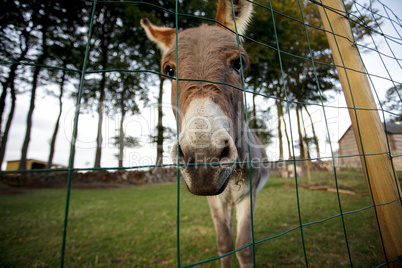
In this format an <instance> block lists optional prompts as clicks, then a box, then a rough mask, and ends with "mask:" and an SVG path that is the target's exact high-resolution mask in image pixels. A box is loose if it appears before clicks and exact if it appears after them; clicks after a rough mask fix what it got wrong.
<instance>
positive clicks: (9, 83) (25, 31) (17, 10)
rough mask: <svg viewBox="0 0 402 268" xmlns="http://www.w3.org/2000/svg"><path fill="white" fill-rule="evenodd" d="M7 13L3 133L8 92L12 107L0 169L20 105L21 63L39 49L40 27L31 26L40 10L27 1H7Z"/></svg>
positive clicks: (1, 47)
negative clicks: (38, 34)
mask: <svg viewBox="0 0 402 268" xmlns="http://www.w3.org/2000/svg"><path fill="white" fill-rule="evenodd" d="M3 7H4V8H5V9H7V12H3V13H2V15H0V57H1V60H2V61H4V62H9V64H10V67H9V68H8V72H7V68H6V67H2V71H3V72H1V73H2V74H7V75H6V76H4V75H1V85H2V93H1V96H0V133H2V119H3V113H4V108H5V102H6V98H7V92H8V90H9V91H10V94H11V105H10V106H11V107H10V111H9V114H8V118H7V123H6V126H5V129H4V132H3V133H2V135H0V136H1V147H0V169H1V166H2V163H3V160H4V155H5V151H6V146H7V140H8V134H9V131H10V128H11V123H12V120H13V117H14V111H15V103H16V95H17V89H16V83H15V81H16V79H17V76H18V75H17V70H18V67H19V62H20V61H23V60H24V59H26V57H27V55H28V52H29V51H30V50H32V48H33V47H34V46H35V45H36V38H35V37H34V35H33V32H34V31H35V30H36V28H37V25H36V24H34V23H30V19H31V18H32V17H35V16H37V12H38V10H36V9H32V8H31V7H30V6H29V5H27V4H26V3H25V2H24V1H20V2H16V1H6V2H5V3H4V6H3Z"/></svg>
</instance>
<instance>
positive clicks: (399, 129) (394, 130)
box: [338, 122, 402, 142]
mask: <svg viewBox="0 0 402 268" xmlns="http://www.w3.org/2000/svg"><path fill="white" fill-rule="evenodd" d="M386 126H387V133H388V134H402V124H395V123H390V122H387V123H386ZM351 128H352V125H350V126H349V127H348V129H347V130H346V131H345V133H343V135H342V136H341V137H340V138H339V140H338V142H339V141H340V140H341V139H342V138H343V137H344V136H345V134H346V133H347V132H348V131H349V129H351ZM384 129H385V126H384Z"/></svg>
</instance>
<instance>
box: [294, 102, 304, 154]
mask: <svg viewBox="0 0 402 268" xmlns="http://www.w3.org/2000/svg"><path fill="white" fill-rule="evenodd" d="M299 111H300V104H296V117H297V132H298V134H299V148H300V159H305V158H306V152H305V150H304V144H303V133H302V131H301V120H300V114H299Z"/></svg>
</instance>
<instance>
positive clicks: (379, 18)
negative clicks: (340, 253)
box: [1, 0, 402, 267]
mask: <svg viewBox="0 0 402 268" xmlns="http://www.w3.org/2000/svg"><path fill="white" fill-rule="evenodd" d="M88 2H91V3H92V11H91V18H90V24H89V25H88V28H87V29H88V33H87V44H86V49H85V56H84V61H83V64H82V70H75V69H71V68H63V67H60V66H49V65H45V64H35V63H32V62H29V61H19V62H16V61H9V60H7V59H5V60H2V61H1V65H3V66H11V65H14V64H17V65H18V66H22V65H25V66H39V67H42V68H47V69H57V70H65V71H68V72H76V73H80V77H81V78H80V83H79V87H78V98H77V105H76V110H75V118H74V127H73V138H72V142H71V148H70V158H69V162H68V168H62V169H40V170H26V171H2V172H1V174H12V173H22V172H23V173H31V172H61V171H68V185H67V196H66V202H65V215H64V231H63V238H62V247H61V258H60V267H64V265H65V263H64V261H65V251H66V244H67V243H68V232H67V230H68V228H67V227H68V219H69V207H70V194H71V181H72V176H73V172H74V171H96V170H120V169H124V170H126V169H139V168H155V167H176V168H177V217H176V227H177V239H176V244H177V267H193V266H197V265H201V264H204V263H209V262H212V261H215V260H218V259H220V258H223V257H225V256H228V255H231V254H234V253H235V252H237V251H239V250H242V249H244V248H246V247H248V246H252V247H253V261H254V265H255V266H256V265H259V264H258V263H257V261H256V258H255V252H256V250H255V245H258V244H261V243H266V242H267V241H270V240H273V239H276V238H279V237H282V236H284V235H285V234H288V233H291V232H294V231H297V230H298V231H300V237H301V245H302V248H303V254H304V261H305V265H306V267H308V266H309V265H310V264H311V263H309V258H308V254H307V249H306V242H305V236H306V233H305V231H304V228H305V227H307V226H311V225H314V224H319V223H323V222H327V221H330V220H333V219H336V218H339V219H340V220H341V222H342V229H343V237H344V241H345V247H346V248H347V255H348V262H349V265H350V266H354V265H356V264H355V263H353V260H352V259H353V258H352V253H351V250H350V247H349V241H348V237H350V235H351V234H350V233H349V232H348V230H347V224H346V222H345V217H346V216H348V215H351V214H355V213H359V212H362V211H366V210H369V209H374V210H375V211H376V209H377V207H381V206H387V205H390V204H393V203H400V202H401V200H402V199H401V197H400V196H399V198H398V199H396V200H393V201H391V202H389V203H384V204H373V205H371V206H367V207H364V208H361V209H357V210H352V211H346V212H345V211H344V209H343V207H342V203H341V197H340V192H339V186H338V176H337V162H338V161H341V160H342V159H349V158H352V157H360V156H361V155H360V154H354V155H336V153H335V150H334V149H333V147H332V142H333V141H331V133H330V129H329V127H328V125H329V119H328V116H327V114H326V113H327V109H328V108H336V109H339V110H353V111H355V112H356V111H359V110H364V109H362V108H358V107H347V106H343V107H341V106H336V105H330V104H328V103H327V101H326V98H325V97H324V96H325V92H323V91H322V90H321V84H320V82H319V76H320V73H319V71H317V68H319V66H320V65H330V66H332V67H342V68H344V69H347V68H345V67H344V66H336V65H335V64H334V63H324V62H321V61H318V60H316V59H315V57H314V56H315V53H317V52H316V51H314V50H313V49H312V48H311V46H310V39H309V38H310V37H311V34H309V31H311V30H314V31H323V32H327V31H326V30H324V29H322V28H321V27H316V26H314V25H310V24H308V23H306V21H307V20H306V18H305V14H304V11H303V5H305V4H306V1H303V0H302V1H300V0H298V1H297V4H298V6H299V11H300V17H299V18H295V17H292V16H289V15H287V14H285V13H283V12H282V11H280V10H276V9H275V8H274V7H273V3H272V2H274V1H272V2H271V0H268V1H258V2H257V1H256V2H252V1H250V2H252V3H253V5H254V9H257V8H258V9H264V10H265V12H266V14H267V16H268V14H269V16H270V17H271V18H272V21H271V22H270V23H271V25H267V27H273V29H274V32H275V42H274V43H275V45H274V46H273V45H272V44H265V43H262V42H260V41H258V40H256V39H258V38H256V37H251V36H247V35H245V36H240V35H239V34H238V33H237V29H236V30H235V31H234V33H235V34H236V38H237V41H238V50H239V53H240V46H241V44H240V38H243V39H244V42H245V43H247V42H251V43H255V44H258V45H260V46H262V47H264V48H266V49H269V50H271V51H273V52H274V53H277V56H278V60H279V61H278V66H275V67H276V68H277V69H279V71H280V73H281V87H282V88H283V93H284V96H279V97H278V96H273V95H267V94H264V93H262V92H256V91H252V90H248V89H247V80H246V76H245V74H244V73H243V68H242V85H243V88H237V89H238V90H241V91H243V97H244V104H245V117H246V121H247V122H248V116H249V110H250V107H248V102H247V96H249V95H248V94H250V95H251V94H253V95H256V96H259V97H262V98H264V100H265V101H266V102H268V100H277V101H281V102H283V103H284V105H285V111H286V117H287V121H288V122H289V128H290V132H289V134H290V141H291V151H292V155H293V157H290V156H289V159H287V160H284V159H280V160H272V161H264V163H269V164H280V163H284V164H287V163H291V164H293V166H294V173H295V178H294V179H295V187H296V192H295V195H296V201H297V210H298V211H297V212H298V222H299V224H298V226H295V227H293V228H290V229H288V230H286V231H284V232H281V233H278V234H275V235H272V236H269V237H265V238H263V239H259V240H257V239H255V237H254V220H253V216H252V218H251V222H252V235H253V236H252V243H251V244H250V245H246V246H244V247H243V248H239V249H236V250H234V251H232V252H229V253H227V254H225V255H222V256H217V257H214V258H211V259H206V260H202V261H199V262H195V263H190V264H185V265H184V264H183V261H182V260H181V254H180V253H181V245H180V198H181V197H180V191H181V186H180V175H179V166H180V165H179V153H177V156H178V159H176V160H173V161H174V162H175V163H173V164H164V165H140V166H125V167H105V168H75V167H74V158H75V155H76V141H77V133H78V122H79V115H80V111H81V101H82V94H83V89H84V86H85V83H86V82H87V81H86V79H85V78H86V77H87V76H88V75H91V74H97V73H102V72H108V73H113V72H127V73H133V74H138V73H151V74H156V75H161V76H165V77H166V75H164V74H161V73H160V72H158V71H155V70H146V69H136V70H129V69H107V70H88V68H87V63H88V61H89V60H90V59H89V57H90V53H91V42H92V41H93V40H92V39H91V38H92V34H93V32H94V31H96V30H97V29H94V27H93V26H94V18H95V14H96V10H97V6H98V5H99V4H104V5H111V4H119V5H148V6H152V7H153V8H155V9H162V10H163V11H165V12H167V13H170V14H173V15H174V18H175V22H174V24H175V26H176V35H177V34H178V30H179V28H186V25H181V24H180V18H186V17H190V18H197V19H200V20H203V21H205V22H206V23H216V21H215V20H213V19H210V18H206V17H203V16H196V15H193V14H185V13H180V12H179V6H180V5H183V4H184V2H181V1H176V2H175V9H174V10H169V9H165V8H163V7H161V6H159V5H157V4H153V3H147V2H142V1H124V2H117V1H98V0H93V1H88ZM262 2H263V3H262ZM309 2H311V3H313V4H315V5H321V6H322V4H321V2H320V1H316V0H309ZM377 2H378V3H379V4H380V7H382V8H383V10H382V11H376V10H375V9H374V7H373V2H372V1H368V2H367V3H366V4H362V3H359V2H357V1H355V0H353V1H352V2H351V3H352V5H351V8H352V10H354V11H355V12H354V13H349V14H348V16H347V18H348V20H349V22H350V23H351V25H352V26H353V27H354V26H355V25H360V26H362V27H365V28H366V30H367V31H368V32H369V34H368V35H367V36H368V37H369V38H366V39H364V41H365V42H359V41H357V40H350V41H351V42H352V43H353V44H355V45H356V46H357V48H358V49H359V50H362V51H370V52H372V53H373V52H374V53H377V54H378V57H379V59H380V62H379V63H378V64H381V65H382V66H383V67H384V68H385V70H386V75H385V76H384V75H378V74H377V73H375V72H373V70H372V69H371V70H369V69H367V68H366V66H364V69H365V70H366V72H365V74H367V76H368V78H369V81H370V83H371V86H372V90H373V92H374V94H375V96H376V99H377V103H378V106H377V107H378V108H377V109H376V110H377V111H378V112H379V113H380V114H381V116H382V120H383V122H386V119H387V118H388V116H401V114H399V113H398V112H395V111H390V110H387V108H386V107H384V102H383V101H381V96H380V95H382V94H383V89H382V88H381V89H380V88H377V87H378V83H375V81H374V80H377V79H381V81H386V82H389V83H391V84H392V86H393V87H395V89H396V92H397V97H398V98H399V101H400V102H402V97H401V94H402V92H400V90H398V88H402V87H401V85H402V81H401V80H400V76H399V77H395V73H392V72H391V70H389V67H387V66H388V64H387V60H392V61H393V62H394V63H396V64H397V65H398V67H399V70H398V74H400V73H401V71H402V66H401V61H402V58H401V57H400V56H398V55H397V50H396V47H397V48H399V49H402V36H401V30H402V21H401V19H399V18H398V16H397V15H396V14H395V13H394V11H393V10H392V9H391V8H389V7H388V6H387V5H386V4H383V3H382V2H381V1H379V0H378V1H377ZM324 9H329V8H328V7H326V6H324ZM329 10H330V11H333V12H339V13H340V14H342V13H341V11H337V10H333V9H329ZM327 11H328V10H327ZM364 12H368V13H369V14H370V15H371V18H368V19H369V20H371V21H373V22H374V25H375V27H372V26H371V25H372V24H371V25H369V24H367V23H366V21H365V20H362V19H361V18H362V17H363V13H364ZM233 13H234V12H233ZM278 17H284V18H286V19H288V20H291V21H295V22H297V23H300V24H302V25H303V28H304V32H303V33H302V34H303V35H305V37H304V38H305V39H306V40H307V43H308V49H309V52H308V56H305V55H297V54H293V53H292V52H289V51H285V50H283V49H281V41H280V40H279V37H278V35H277V32H276V30H277V29H276V23H277V19H278ZM234 19H235V18H234ZM386 23H387V24H390V25H391V26H392V27H393V29H394V30H395V33H388V32H386V31H385V29H383V27H382V25H383V24H386ZM331 34H332V33H331ZM144 35H145V33H144ZM337 38H344V37H342V36H337ZM177 42H178V39H177V38H176V47H178V44H177ZM384 44H385V45H384ZM383 47H385V48H386V49H385V52H384V51H383ZM283 57H292V58H295V59H301V60H303V61H306V62H309V63H310V64H312V66H313V77H314V80H315V81H314V83H315V86H316V87H317V89H318V90H319V97H318V98H317V100H316V101H310V100H307V101H304V102H299V101H295V100H292V99H291V98H290V97H289V94H290V92H289V87H288V85H287V83H288V80H287V79H286V77H287V74H286V70H284V67H283V63H282V59H283ZM345 57H347V55H345ZM362 57H363V58H364V55H362ZM240 58H241V57H240ZM179 64H180V63H179V62H178V50H177V51H176V66H178V65H179ZM177 72H178V70H177ZM358 72H359V71H358ZM176 77H179V74H178V73H177V75H176ZM175 79H177V81H179V80H192V79H179V78H175ZM193 81H204V82H209V83H216V82H215V81H206V80H195V79H194V80H193ZM223 84H225V83H223ZM176 85H177V89H176V92H178V91H179V89H178V85H179V83H176ZM226 85H228V84H226ZM230 86H232V87H234V86H233V85H230ZM234 88H236V87H234ZM6 90H7V89H6ZM178 98H179V97H178V95H176V103H177V104H178V103H179V99H178ZM295 105H304V106H313V107H318V108H320V109H321V110H322V113H323V115H324V116H323V117H324V122H325V126H326V129H325V136H326V137H328V139H329V146H330V151H331V155H330V156H323V157H318V156H317V157H310V156H308V157H306V158H303V159H297V158H296V157H294V156H295V155H297V148H296V147H297V145H296V144H295V143H294V140H296V139H295V138H294V137H293V131H292V129H294V128H295V127H294V126H293V127H292V125H293V124H292V120H294V119H293V117H292V114H291V109H292V108H293V106H295ZM253 108H254V107H253ZM176 113H177V114H176V117H177V118H179V111H178V107H177V109H176ZM176 127H177V129H179V125H178V120H177V124H176ZM384 127H385V131H387V129H386V128H387V126H386V124H384ZM247 133H248V131H247ZM386 136H387V135H386ZM178 139H179V133H178V132H177V133H176V140H177V141H178ZM248 140H249V137H248ZM387 146H388V151H387V152H382V153H379V154H387V155H389V156H390V159H391V161H392V162H393V163H395V162H396V161H400V160H401V158H402V155H401V153H400V152H395V151H392V150H391V145H390V141H389V139H388V136H387ZM362 147H363V148H364V144H363V145H362ZM177 149H178V150H179V147H178V148H177ZM248 152H249V157H250V143H248ZM363 155H364V156H370V155H375V154H370V153H368V154H364V153H363ZM315 160H321V161H328V160H329V161H330V162H331V163H332V166H333V174H334V181H335V185H336V190H337V191H336V192H337V200H338V207H339V213H338V214H336V215H332V216H330V217H327V218H323V219H320V220H317V221H313V222H306V221H305V220H304V219H303V217H302V214H303V213H302V208H301V206H300V201H299V182H298V179H299V178H298V175H297V170H296V166H297V164H298V162H301V161H315ZM239 163H245V164H247V165H248V167H249V169H250V170H251V165H252V164H253V163H260V162H258V161H257V162H256V161H253V160H252V159H250V158H249V159H248V160H246V161H245V160H244V159H243V160H241V161H238V162H235V164H239ZM365 172H368V171H367V170H366V171H365ZM249 173H250V184H251V182H252V180H251V172H249ZM394 174H396V172H395V170H394ZM395 183H396V184H398V178H395ZM250 189H251V187H250ZM369 189H370V186H369ZM370 191H371V189H370ZM371 195H373V193H372V192H371ZM250 197H252V191H251V190H250ZM251 200H253V199H252V198H251ZM252 206H253V204H251V207H252ZM251 215H253V214H251ZM267 224H269V223H267ZM378 226H380V225H379V224H378ZM380 234H381V230H380ZM381 243H383V241H382V238H381ZM382 247H384V245H382ZM385 259H386V261H385V262H384V263H382V264H379V267H382V266H386V265H388V264H389V263H390V262H393V261H397V259H394V260H390V259H388V258H387V256H385Z"/></svg>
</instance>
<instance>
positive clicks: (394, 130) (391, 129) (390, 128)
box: [386, 122, 402, 134]
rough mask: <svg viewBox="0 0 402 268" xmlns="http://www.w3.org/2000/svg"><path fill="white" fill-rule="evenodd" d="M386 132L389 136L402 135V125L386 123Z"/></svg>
mask: <svg viewBox="0 0 402 268" xmlns="http://www.w3.org/2000/svg"><path fill="white" fill-rule="evenodd" d="M386 125H387V132H388V133H390V134H402V125H399V124H395V123H389V122H388V123H386Z"/></svg>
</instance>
